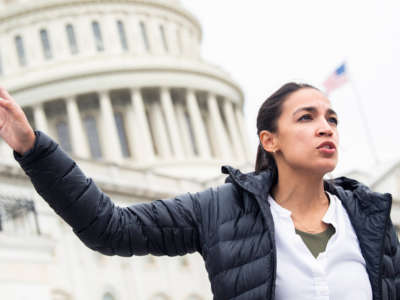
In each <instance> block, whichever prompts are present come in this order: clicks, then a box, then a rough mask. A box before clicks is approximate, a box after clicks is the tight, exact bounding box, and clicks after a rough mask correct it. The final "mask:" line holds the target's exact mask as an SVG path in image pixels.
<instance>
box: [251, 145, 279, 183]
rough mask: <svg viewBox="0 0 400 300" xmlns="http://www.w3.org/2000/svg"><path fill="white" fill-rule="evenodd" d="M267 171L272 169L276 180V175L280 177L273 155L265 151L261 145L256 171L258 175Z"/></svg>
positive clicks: (258, 151)
mask: <svg viewBox="0 0 400 300" xmlns="http://www.w3.org/2000/svg"><path fill="white" fill-rule="evenodd" d="M267 169H270V170H271V171H272V174H273V175H274V176H273V177H275V178H276V176H275V175H278V168H277V166H276V163H275V159H274V157H273V156H272V154H271V153H269V152H267V151H265V149H264V148H263V146H262V145H261V143H260V144H259V145H258V149H257V157H256V166H255V171H256V173H259V172H261V171H264V170H267Z"/></svg>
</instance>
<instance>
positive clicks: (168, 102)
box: [160, 87, 183, 159]
mask: <svg viewBox="0 0 400 300" xmlns="http://www.w3.org/2000/svg"><path fill="white" fill-rule="evenodd" d="M160 98H161V106H162V108H163V111H164V116H165V121H166V123H167V127H168V133H169V137H170V139H171V140H170V142H171V146H172V150H173V153H174V155H175V157H176V158H178V159H181V158H183V147H182V141H181V137H180V135H179V131H178V124H177V122H176V121H177V118H176V115H175V111H174V106H173V104H172V99H171V94H170V91H169V89H168V88H165V87H163V88H161V97H160Z"/></svg>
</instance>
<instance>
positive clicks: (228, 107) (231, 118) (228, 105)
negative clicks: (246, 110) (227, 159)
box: [223, 99, 246, 160]
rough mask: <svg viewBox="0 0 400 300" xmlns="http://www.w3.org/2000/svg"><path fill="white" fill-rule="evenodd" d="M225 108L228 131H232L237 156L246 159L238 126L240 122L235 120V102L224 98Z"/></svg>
mask: <svg viewBox="0 0 400 300" xmlns="http://www.w3.org/2000/svg"><path fill="white" fill-rule="evenodd" d="M223 110H224V114H225V118H226V122H227V123H228V132H229V133H230V136H231V140H232V144H233V149H234V150H235V153H236V157H237V158H238V159H239V160H246V154H245V152H244V149H243V146H242V143H241V135H240V131H239V128H238V124H237V122H236V120H235V114H234V112H233V103H232V102H231V101H229V100H228V99H224V103H223Z"/></svg>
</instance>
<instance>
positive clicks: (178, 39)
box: [0, 0, 400, 300]
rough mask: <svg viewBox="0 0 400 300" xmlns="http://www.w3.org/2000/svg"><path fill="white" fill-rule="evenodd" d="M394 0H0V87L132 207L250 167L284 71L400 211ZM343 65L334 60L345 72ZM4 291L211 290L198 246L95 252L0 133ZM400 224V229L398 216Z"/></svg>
mask: <svg viewBox="0 0 400 300" xmlns="http://www.w3.org/2000/svg"><path fill="white" fill-rule="evenodd" d="M399 12H400V3H399V2H398V1H351V2H349V1H341V0H339V1H335V2H331V1H316V0H310V1H294V0H293V1H288V0H282V1H279V2H276V1H251V2H249V1H246V2H245V1H229V2H228V1H211V0H203V1H194V0H180V1H179V0H140V1H139V0H125V1H117V0H108V1H106V0H96V1H95V0H85V1H82V0H81V1H78V0H69V1H66V0H35V1H28V0H0V83H1V84H2V85H4V86H5V87H6V88H7V89H9V91H10V93H11V94H12V95H13V96H14V98H15V99H16V100H17V101H18V102H19V104H20V105H21V106H22V107H23V109H24V111H25V113H26V114H27V116H28V119H29V121H30V123H31V124H32V126H33V127H34V128H35V129H37V130H42V131H44V132H46V133H48V134H49V135H50V136H51V137H52V138H54V139H55V140H56V141H57V142H59V143H60V145H61V147H62V148H63V149H64V150H65V151H66V152H68V153H69V154H70V155H71V156H72V157H73V158H74V159H75V160H77V162H78V164H79V166H81V168H82V169H83V170H84V171H85V173H86V174H87V175H88V176H90V177H92V178H93V179H94V180H95V182H96V183H97V184H98V185H99V186H100V187H101V188H102V189H103V190H104V191H105V192H106V193H107V194H108V195H110V196H111V198H112V199H113V201H114V202H116V203H117V204H118V205H121V206H128V205H132V204H135V203H140V202H144V201H151V200H154V199H161V198H169V197H173V196H174V195H177V194H181V193H185V192H196V191H200V190H203V189H205V188H207V187H210V186H216V185H218V184H221V183H222V182H223V181H224V178H225V176H224V175H221V174H220V167H221V165H223V164H230V165H233V166H234V167H237V168H240V169H241V170H242V171H243V172H247V171H251V170H253V168H254V159H255V152H256V148H257V145H258V139H257V135H256V127H255V121H256V115H257V111H258V108H259V106H260V105H261V103H262V102H263V101H264V100H265V99H266V98H267V97H268V96H269V95H270V94H271V93H272V92H274V91H275V90H276V89H278V88H279V87H280V86H281V85H283V84H284V83H286V82H288V81H296V82H306V83H309V84H312V85H314V86H316V87H318V88H320V89H321V90H323V91H325V92H326V93H327V95H328V97H329V98H330V100H331V102H332V106H333V108H334V109H335V110H336V111H337V112H338V115H339V132H340V138H341V146H340V162H339V165H338V167H337V169H336V170H335V171H334V172H333V173H332V174H330V176H331V177H336V176H343V175H344V176H349V177H352V178H355V179H358V180H360V181H362V182H364V183H365V184H367V185H369V186H370V187H371V188H372V189H374V190H376V191H380V192H390V193H392V194H393V197H394V203H393V209H392V218H393V220H394V222H395V223H396V224H399V223H400V213H399V212H400V210H399V203H400V155H399V150H398V149H400V147H399V143H400V141H399V134H398V128H399V126H398V124H397V120H398V116H397V114H398V111H399V108H400V104H399V103H398V95H397V94H398V93H397V90H396V89H397V82H398V78H399V76H398V75H399V74H398V72H399V71H398V70H399V67H400V59H399V53H400V52H399V50H400V39H399V36H400V35H399V34H400V26H399V21H398V15H399ZM338 68H339V69H338ZM0 153H1V157H2V159H1V161H0V225H1V227H0V230H1V231H0V267H1V269H2V272H1V274H0V293H1V297H2V298H4V299H13V300H14V299H15V300H28V299H49V300H50V299H57V300H60V299H74V300H80V299H82V300H83V299H102V300H120V299H126V300H127V299H152V300H156V299H177V300H178V299H179V300H180V299H182V300H194V299H212V295H211V291H210V285H209V283H208V278H207V274H206V272H205V266H204V263H203V261H202V258H201V256H200V255H199V254H192V255H187V256H182V257H175V258H169V257H154V256H144V257H132V258H121V257H107V256H103V255H100V254H98V253H95V252H93V251H91V250H89V249H88V248H86V247H85V246H84V245H83V244H82V243H81V242H80V241H79V240H78V238H77V237H75V235H74V234H73V233H72V231H71V229H70V228H69V226H68V225H67V224H66V223H65V222H64V221H62V220H61V219H60V218H59V217H58V216H56V215H55V213H54V212H53V211H52V210H51V209H50V208H49V207H48V205H47V204H46V203H45V202H44V201H43V200H42V199H41V198H40V197H39V196H38V195H37V194H36V193H35V192H34V190H33V188H32V187H31V183H30V181H29V180H28V179H27V177H26V176H25V175H24V174H23V172H22V171H21V170H20V168H19V167H18V165H17V164H16V163H15V161H14V159H13V157H12V152H11V150H10V149H9V148H8V146H7V145H5V144H4V142H2V141H1V143H0ZM396 226H397V225H396Z"/></svg>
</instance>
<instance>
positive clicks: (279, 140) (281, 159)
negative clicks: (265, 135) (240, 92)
mask: <svg viewBox="0 0 400 300" xmlns="http://www.w3.org/2000/svg"><path fill="white" fill-rule="evenodd" d="M277 125H278V126H277V128H278V129H277V132H276V133H275V134H274V135H275V139H276V145H277V148H276V150H277V151H276V152H275V158H276V160H277V164H278V168H279V165H280V164H286V165H287V166H288V167H290V168H294V169H297V170H299V169H300V170H308V171H312V172H314V173H319V174H321V175H323V174H326V173H328V172H330V171H332V170H333V169H334V168H335V167H336V164H337V161H338V142H339V139H338V131H337V115H336V113H335V112H334V111H333V110H332V109H331V104H330V101H329V100H328V98H326V96H325V95H324V94H322V93H321V92H319V91H317V90H315V89H312V88H303V89H300V90H298V91H296V92H294V93H292V94H291V95H290V96H289V97H288V98H287V99H286V100H285V101H284V103H283V107H282V114H281V116H280V118H279V119H278V123H277Z"/></svg>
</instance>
